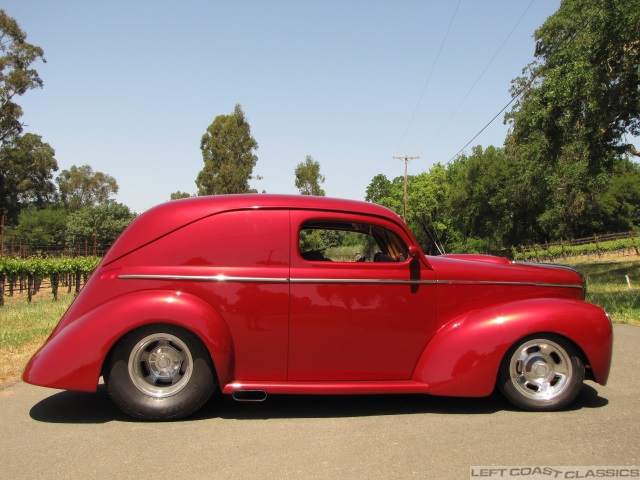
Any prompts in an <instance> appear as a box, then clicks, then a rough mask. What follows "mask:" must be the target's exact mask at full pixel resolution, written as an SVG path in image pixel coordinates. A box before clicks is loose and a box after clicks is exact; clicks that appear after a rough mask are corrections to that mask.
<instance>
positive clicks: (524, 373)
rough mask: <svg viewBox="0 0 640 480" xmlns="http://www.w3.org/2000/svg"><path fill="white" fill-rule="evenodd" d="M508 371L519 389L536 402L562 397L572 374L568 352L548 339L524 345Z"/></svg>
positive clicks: (519, 349)
mask: <svg viewBox="0 0 640 480" xmlns="http://www.w3.org/2000/svg"><path fill="white" fill-rule="evenodd" d="M509 370H510V374H511V380H512V381H513V383H514V385H515V386H516V388H517V389H518V390H519V391H520V392H521V393H522V394H523V395H525V396H526V397H529V398H532V399H535V400H551V399H553V398H555V397H557V396H559V395H561V394H562V392H563V391H564V390H565V389H566V388H567V385H568V384H569V379H570V378H571V375H572V373H573V367H572V366H571V361H570V359H569V355H568V354H567V352H566V351H565V350H564V349H563V348H562V347H561V346H560V345H558V344H557V343H555V342H552V341H550V340H545V339H536V340H531V341H528V342H526V343H525V344H523V345H521V346H520V347H519V348H518V349H517V350H516V352H515V353H514V354H513V356H512V357H511V362H510V369H509Z"/></svg>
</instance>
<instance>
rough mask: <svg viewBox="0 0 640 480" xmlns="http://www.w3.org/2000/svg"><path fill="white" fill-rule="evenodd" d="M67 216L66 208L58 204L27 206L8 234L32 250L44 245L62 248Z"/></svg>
mask: <svg viewBox="0 0 640 480" xmlns="http://www.w3.org/2000/svg"><path fill="white" fill-rule="evenodd" d="M67 216H68V212H67V210H66V209H64V208H61V207H60V205H49V206H47V207H45V208H43V209H36V208H27V209H25V210H23V211H22V212H21V213H20V217H19V218H18V225H17V226H16V227H15V228H13V229H11V230H10V231H9V235H11V236H13V237H15V241H16V242H17V243H19V244H21V245H22V246H24V247H28V248H29V249H31V250H32V251H33V250H34V249H41V248H43V247H45V246H46V247H48V248H50V247H54V248H56V249H59V250H62V249H64V246H65V240H66V233H67Z"/></svg>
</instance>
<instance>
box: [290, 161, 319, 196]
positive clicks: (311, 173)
mask: <svg viewBox="0 0 640 480" xmlns="http://www.w3.org/2000/svg"><path fill="white" fill-rule="evenodd" d="M295 175H296V188H297V189H298V190H299V191H300V193H301V194H302V195H315V196H318V197H324V190H323V189H322V188H321V187H320V184H321V183H324V175H322V174H321V173H320V163H318V162H316V161H315V160H314V159H313V157H312V156H311V155H307V158H306V159H305V161H304V162H300V163H299V164H298V165H297V166H296V170H295Z"/></svg>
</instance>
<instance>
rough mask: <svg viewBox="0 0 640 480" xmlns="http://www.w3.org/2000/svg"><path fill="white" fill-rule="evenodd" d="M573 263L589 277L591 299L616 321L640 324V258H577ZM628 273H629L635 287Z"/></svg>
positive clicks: (589, 299) (588, 294) (588, 293)
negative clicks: (595, 259)
mask: <svg viewBox="0 0 640 480" xmlns="http://www.w3.org/2000/svg"><path fill="white" fill-rule="evenodd" d="M628 258H630V257H627V259H628ZM631 258H633V257H631ZM571 266H573V267H574V268H576V269H577V270H579V271H580V272H581V273H582V274H583V275H584V276H585V277H586V279H587V301H588V302H591V303H595V304H596V305H598V306H600V307H602V308H604V309H605V310H606V311H607V313H608V314H609V315H610V316H611V319H612V320H613V322H615V323H627V324H634V325H640V259H638V260H632V261H621V262H620V261H617V262H615V261H602V262H593V263H591V262H589V263H587V262H579V261H577V262H574V263H572V265H571ZM625 276H629V279H630V281H631V289H630V288H629V284H628V283H627V279H626V277H625Z"/></svg>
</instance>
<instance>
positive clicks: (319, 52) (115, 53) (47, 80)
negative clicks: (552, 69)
mask: <svg viewBox="0 0 640 480" xmlns="http://www.w3.org/2000/svg"><path fill="white" fill-rule="evenodd" d="M559 4H560V2H559V0H534V1H531V0H486V1H482V2H480V1H477V0H460V2H459V3H458V1H457V0H452V1H449V2H445V1H431V0H422V1H418V0H415V1H404V0H397V1H394V2H391V1H377V0H370V1H364V0H352V1H347V0H343V1H333V0H324V1H322V2H305V1H243V0H237V1H228V2H222V1H216V0H212V1H189V0H187V1H182V2H176V1H172V2H169V1H162V0H159V1H142V0H141V1H133V0H129V1H120V0H114V1H110V2H87V1H56V2H52V1H50V0H20V1H17V0H16V1H8V0H5V1H0V6H1V7H2V8H3V9H4V10H5V11H6V12H7V14H8V15H10V16H12V17H14V18H15V19H16V20H17V21H18V23H19V24H20V26H21V27H22V29H23V30H25V31H26V32H27V34H28V41H29V42H31V43H33V44H36V45H39V46H41V47H42V48H43V49H44V52H45V57H46V60H47V63H46V64H39V65H37V66H36V68H37V70H38V72H39V73H40V76H41V78H42V79H43V81H44V88H43V89H41V90H35V91H30V92H28V93H27V94H25V95H24V96H23V97H22V98H20V99H19V103H20V105H21V106H22V107H23V109H24V112H25V114H24V117H23V120H24V121H25V123H26V124H27V125H28V126H27V128H26V130H27V131H29V132H32V133H36V134H38V135H41V136H42V137H43V140H44V141H45V142H47V143H49V144H50V145H51V146H52V147H53V148H54V149H55V150H56V159H57V161H58V165H59V167H60V170H62V169H66V168H69V167H70V166H71V165H83V164H89V165H91V166H92V167H93V168H94V170H98V171H102V172H105V173H108V174H110V175H112V176H114V177H115V178H116V180H117V182H118V185H119V186H120V191H119V193H118V195H117V197H116V200H117V201H119V202H121V203H124V204H126V205H128V206H129V207H130V208H131V209H132V210H134V211H136V212H138V213H141V212H143V211H144V210H146V209H148V208H150V207H152V206H154V205H157V204H159V203H162V202H164V201H167V200H169V196H170V194H171V193H172V192H175V191H177V190H180V191H186V192H189V193H195V192H196V190H197V188H196V186H195V183H194V182H195V179H196V176H197V174H198V172H199V171H200V169H201V168H202V166H203V162H202V155H201V152H200V148H199V145H200V138H201V136H202V134H203V133H204V132H205V130H206V128H207V127H208V126H209V125H210V124H211V122H213V120H214V118H215V117H216V116H217V115H223V114H230V113H232V112H233V108H234V106H235V104H236V103H239V104H240V105H242V108H243V109H244V112H245V115H246V117H247V119H248V121H249V123H250V125H251V132H252V134H253V136H254V138H255V139H256V140H257V142H258V144H259V148H258V150H257V151H256V154H257V156H258V163H257V166H256V168H255V169H254V174H256V175H260V176H261V177H263V179H262V180H254V181H252V183H251V184H252V186H253V187H254V188H257V189H258V190H259V191H262V190H266V191H267V192H268V193H297V190H296V188H295V185H294V180H295V177H294V169H295V167H296V165H297V164H298V163H300V162H303V161H304V159H305V157H306V156H307V155H311V156H312V157H313V158H314V160H317V161H318V162H319V163H320V166H321V172H322V173H323V174H324V175H325V177H326V182H325V183H324V185H323V188H324V189H325V191H326V193H327V195H329V196H335V197H344V198H352V199H363V198H364V196H365V190H366V187H367V185H368V184H369V183H370V182H371V179H372V178H373V177H374V176H375V175H377V174H379V173H382V174H385V175H386V176H387V177H388V178H393V177H396V176H400V175H402V174H403V165H402V162H401V161H399V160H393V159H392V157H393V156H394V155H405V154H406V155H419V156H420V159H419V160H414V161H412V162H410V163H409V173H410V174H417V173H419V172H422V171H428V170H429V168H430V167H431V166H432V165H433V164H434V163H436V162H440V163H446V162H448V161H449V160H450V159H451V158H452V157H453V156H454V155H455V154H456V153H457V152H458V151H459V150H460V149H462V148H463V147H464V146H465V144H466V143H467V142H469V141H470V140H471V139H472V138H473V137H474V135H476V134H477V133H478V132H479V131H480V130H481V129H482V128H483V127H484V126H485V124H486V123H487V122H488V121H489V120H490V119H491V118H492V117H493V116H494V115H496V114H497V113H498V112H499V111H500V110H501V109H502V108H503V107H504V106H505V105H506V104H507V103H508V102H509V100H510V98H511V97H510V95H509V88H510V85H511V80H512V79H513V78H515V77H517V76H519V75H520V74H521V72H522V69H523V68H524V67H525V66H526V65H527V64H528V63H530V62H531V61H533V52H534V42H533V33H534V31H535V30H536V29H537V28H538V27H539V26H541V25H542V24H543V23H544V21H545V20H546V19H547V17H548V16H549V15H551V14H553V13H554V12H555V11H556V10H557V9H558V7H559ZM518 22H519V23H518ZM445 37H446V40H445ZM507 38H508V40H507ZM505 40H506V43H505ZM443 42H444V43H443ZM501 46H502V48H501ZM502 117H503V116H502V115H500V116H499V118H498V119H497V120H496V121H495V122H494V123H493V124H492V125H491V126H490V127H488V128H487V129H486V130H485V131H484V132H483V133H482V134H481V135H480V136H478V137H477V138H476V139H475V140H474V141H473V142H472V143H471V144H470V145H469V147H467V150H466V151H469V150H470V148H471V147H472V146H473V145H482V146H483V147H486V146H488V145H496V146H502V144H503V141H504V137H505V134H506V132H507V126H505V125H504V124H503V122H502Z"/></svg>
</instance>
